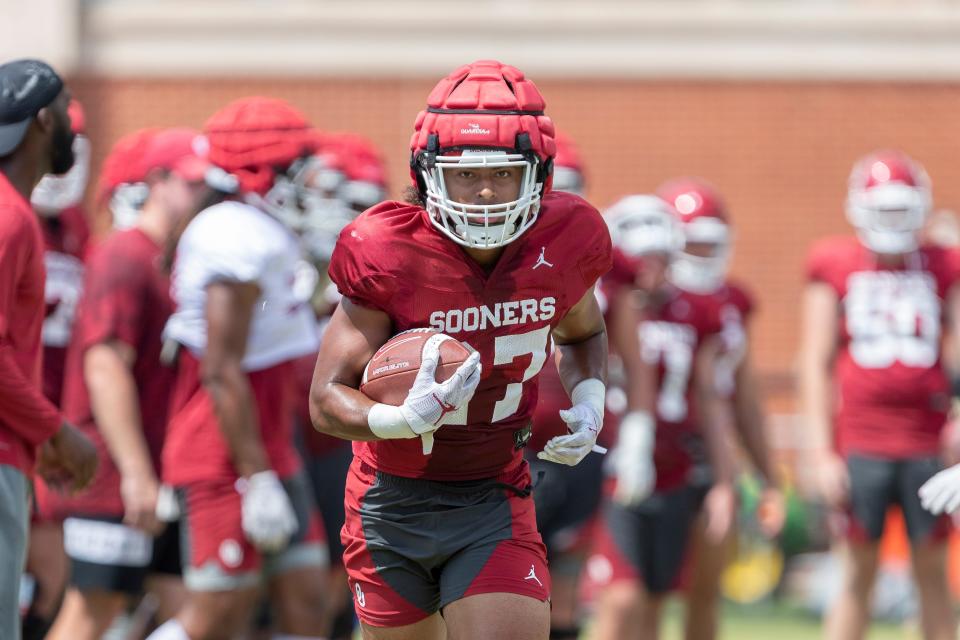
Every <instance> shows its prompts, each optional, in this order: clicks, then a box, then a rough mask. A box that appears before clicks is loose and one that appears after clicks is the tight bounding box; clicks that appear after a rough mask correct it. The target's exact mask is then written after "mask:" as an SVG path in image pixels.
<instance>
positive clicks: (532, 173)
mask: <svg viewBox="0 0 960 640" xmlns="http://www.w3.org/2000/svg"><path fill="white" fill-rule="evenodd" d="M544 107H545V102H544V100H543V96H541V95H540V91H539V90H538V89H537V87H536V85H534V84H533V82H531V81H530V80H528V79H527V78H526V77H525V76H524V75H523V72H522V71H520V70H519V69H517V68H515V67H511V66H508V65H505V64H502V63H500V62H497V61H494V60H480V61H478V62H474V63H473V64H469V65H465V66H463V67H460V68H459V69H457V70H456V71H454V72H453V73H451V74H450V75H449V76H447V77H446V78H444V79H443V80H441V81H440V82H439V83H438V84H437V86H436V87H434V89H433V91H432V92H431V93H430V96H429V97H428V98H427V108H426V109H425V110H424V111H421V112H420V114H419V115H418V116H417V120H416V122H415V123H414V129H415V131H414V134H413V138H412V139H411V141H410V151H411V156H410V170H411V175H412V177H413V180H414V183H415V184H416V185H417V188H418V189H419V191H420V195H421V197H422V198H423V200H424V202H425V204H426V209H427V212H428V213H429V214H430V216H429V217H430V220H431V222H433V224H434V226H436V227H437V229H439V230H440V231H441V232H442V233H443V234H444V235H446V236H447V237H448V238H450V239H451V240H453V241H454V242H456V243H457V244H460V245H463V246H466V247H476V248H481V249H490V248H493V247H501V246H503V245H505V244H507V243H509V242H512V241H513V240H515V239H517V238H518V237H520V235H521V234H523V232H524V231H526V230H527V229H529V228H530V226H531V225H532V224H533V223H534V222H535V221H536V219H537V214H538V213H539V211H540V198H541V197H542V196H543V194H544V193H546V191H547V190H549V189H550V176H551V172H552V168H553V157H554V156H555V155H556V145H555V143H554V139H553V136H554V130H553V122H552V121H551V120H550V118H548V117H547V116H545V115H544V112H543V110H544ZM509 166H521V167H523V168H524V174H523V179H522V182H521V186H520V193H519V195H518V197H517V199H516V200H514V201H512V202H507V203H504V204H497V205H473V204H461V203H459V202H455V201H454V200H452V199H450V197H449V195H448V193H447V188H446V184H445V182H444V169H451V168H459V169H464V168H473V169H479V168H496V167H509Z"/></svg>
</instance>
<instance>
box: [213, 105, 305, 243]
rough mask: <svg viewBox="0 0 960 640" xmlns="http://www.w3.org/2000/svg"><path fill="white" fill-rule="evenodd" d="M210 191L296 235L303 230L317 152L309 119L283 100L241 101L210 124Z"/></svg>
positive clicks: (223, 109) (224, 108)
mask: <svg viewBox="0 0 960 640" xmlns="http://www.w3.org/2000/svg"><path fill="white" fill-rule="evenodd" d="M203 133H204V136H205V137H206V140H207V145H208V148H209V151H208V159H209V161H210V163H211V164H212V165H214V166H213V168H212V170H211V171H208V172H207V182H208V183H209V184H210V186H212V187H214V188H216V189H220V190H221V191H225V192H227V193H238V194H240V195H241V196H242V197H243V199H244V200H245V201H247V202H249V203H250V204H252V205H254V206H256V207H259V208H261V209H263V210H264V211H266V212H268V213H270V214H271V215H272V216H274V217H275V218H277V219H278V220H280V221H281V222H282V223H284V224H285V225H286V226H287V227H289V228H290V229H292V230H293V231H298V232H299V231H301V230H302V227H303V222H304V220H303V218H304V215H303V213H304V212H303V208H302V204H303V199H304V198H303V195H304V183H303V181H304V177H305V168H306V160H307V158H309V157H310V155H311V154H312V153H313V152H314V149H315V147H316V134H315V132H314V131H313V130H312V129H311V127H310V124H309V123H308V122H307V119H306V118H305V117H304V116H303V114H301V113H300V112H299V111H298V110H297V109H295V108H294V107H293V106H291V105H290V104H288V103H287V102H285V101H283V100H279V99H277V98H265V97H260V96H255V97H250V98H241V99H239V100H235V101H234V102H231V103H230V104H228V105H227V106H225V107H223V108H222V109H220V110H219V111H217V112H216V113H214V114H213V115H212V116H210V119H209V120H207V122H206V124H205V125H204V127H203Z"/></svg>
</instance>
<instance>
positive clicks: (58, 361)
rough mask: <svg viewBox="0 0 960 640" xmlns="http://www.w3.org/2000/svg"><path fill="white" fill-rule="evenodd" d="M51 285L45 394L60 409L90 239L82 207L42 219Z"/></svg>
mask: <svg viewBox="0 0 960 640" xmlns="http://www.w3.org/2000/svg"><path fill="white" fill-rule="evenodd" d="M40 223H41V227H42V228H43V240H44V245H45V251H44V254H43V261H44V266H46V268H47V282H46V285H45V287H44V298H45V299H46V303H47V313H46V317H45V318H44V320H43V393H44V395H45V396H47V398H49V399H50V401H51V402H53V403H54V404H56V405H57V406H60V400H61V396H62V395H63V375H64V364H65V362H66V358H67V343H68V342H70V330H71V328H72V327H73V319H74V316H75V315H76V309H77V302H78V301H79V300H80V294H81V292H82V291H83V257H84V252H85V251H86V248H87V242H88V241H89V239H90V228H89V226H88V225H87V219H86V216H85V215H84V213H83V210H82V209H80V208H79V207H73V208H70V209H66V210H64V211H62V212H61V213H60V215H59V216H57V217H55V218H43V217H41V218H40Z"/></svg>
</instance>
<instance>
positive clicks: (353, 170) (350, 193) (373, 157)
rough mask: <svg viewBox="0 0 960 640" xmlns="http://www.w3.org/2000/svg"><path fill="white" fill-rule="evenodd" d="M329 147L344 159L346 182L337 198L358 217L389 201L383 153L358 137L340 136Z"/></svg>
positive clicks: (329, 142) (333, 137)
mask: <svg viewBox="0 0 960 640" xmlns="http://www.w3.org/2000/svg"><path fill="white" fill-rule="evenodd" d="M327 144H328V145H329V146H330V147H332V148H333V149H334V150H335V153H337V154H338V155H339V156H340V158H341V165H340V166H341V167H342V170H343V172H344V177H345V178H346V179H345V181H344V182H343V184H342V185H340V188H339V189H338V191H337V196H338V197H339V198H340V199H341V200H343V201H344V202H345V203H347V205H349V206H350V207H351V208H353V209H354V210H355V211H357V212H358V213H360V212H363V211H366V210H367V209H369V208H370V207H372V206H373V205H375V204H378V203H380V202H382V201H383V200H385V199H386V197H387V165H386V163H385V162H384V160H383V155H382V154H381V153H380V150H379V149H378V148H377V147H376V146H375V145H374V144H373V142H371V141H370V140H369V139H367V138H365V137H364V136H361V135H360V134H357V133H337V134H333V135H331V136H330V138H329V139H328V142H327Z"/></svg>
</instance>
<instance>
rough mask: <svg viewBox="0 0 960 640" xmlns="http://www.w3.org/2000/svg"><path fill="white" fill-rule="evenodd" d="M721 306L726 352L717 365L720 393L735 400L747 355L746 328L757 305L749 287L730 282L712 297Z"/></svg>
mask: <svg viewBox="0 0 960 640" xmlns="http://www.w3.org/2000/svg"><path fill="white" fill-rule="evenodd" d="M711 295H713V296H714V297H715V299H716V301H717V303H718V304H719V305H720V321H721V323H722V325H723V329H722V330H721V332H720V336H721V338H722V339H723V352H722V353H721V354H720V357H719V360H718V362H717V371H716V376H717V377H716V384H717V391H718V392H719V393H720V395H721V396H723V397H724V398H732V397H733V395H734V393H735V392H736V390H737V369H738V368H739V367H740V363H741V362H742V361H743V356H744V355H745V354H746V352H747V325H748V324H749V321H750V317H751V316H752V315H753V313H754V310H755V309H756V305H755V304H754V299H753V296H752V295H750V293H749V292H748V290H747V288H746V286H744V285H743V284H741V283H739V282H734V281H727V282H726V283H724V285H723V286H722V287H720V289H719V290H718V291H716V292H714V293H713V294H711Z"/></svg>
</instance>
